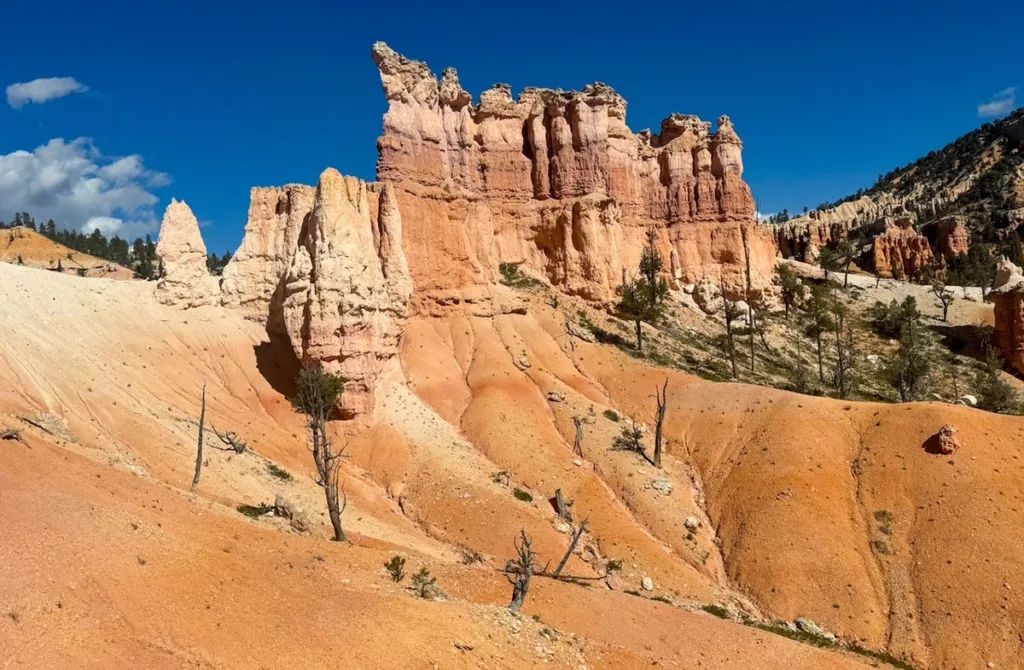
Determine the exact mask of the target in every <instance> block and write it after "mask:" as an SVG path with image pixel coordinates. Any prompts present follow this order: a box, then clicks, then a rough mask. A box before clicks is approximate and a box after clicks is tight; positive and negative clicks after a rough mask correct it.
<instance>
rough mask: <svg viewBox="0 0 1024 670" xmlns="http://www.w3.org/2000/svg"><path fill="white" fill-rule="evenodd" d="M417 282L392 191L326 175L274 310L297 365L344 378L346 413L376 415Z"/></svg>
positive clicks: (335, 174)
mask: <svg viewBox="0 0 1024 670" xmlns="http://www.w3.org/2000/svg"><path fill="white" fill-rule="evenodd" d="M411 294H412V282H411V279H410V277H409V269H408V265H407V264H406V260H405V254H404V252H403V250H402V218H401V215H400V213H399V211H398V208H397V206H396V204H395V199H394V193H393V189H392V187H391V186H390V185H388V184H385V185H383V186H382V187H375V185H368V184H366V183H365V182H362V181H360V180H359V179H356V178H354V177H343V176H341V175H340V174H339V173H338V171H337V170H335V169H333V168H328V169H327V170H326V171H325V172H324V173H323V174H322V175H321V177H320V183H319V185H318V186H317V189H316V195H315V197H314V199H313V207H312V210H311V212H310V214H309V217H308V222H307V225H306V226H305V227H304V228H303V230H302V232H301V235H300V238H299V240H298V247H297V249H296V252H295V254H294V256H293V258H292V260H291V263H290V265H289V268H288V271H287V274H286V276H285V280H284V288H283V291H282V294H281V300H280V302H277V301H274V302H272V303H271V313H272V317H271V320H273V318H274V316H273V315H274V314H275V313H277V315H279V318H280V319H281V323H282V324H283V326H284V331H285V333H286V334H287V336H288V339H289V341H290V342H291V345H292V349H293V350H294V352H295V355H296V356H297V357H298V359H299V361H300V362H301V363H302V364H303V365H305V366H311V365H320V366H322V367H323V368H324V369H325V370H327V371H328V372H332V373H335V374H340V375H342V376H343V377H345V379H346V382H345V387H344V391H343V393H342V398H341V410H342V412H343V413H344V414H346V415H350V416H354V415H359V414H364V413H366V412H367V411H369V410H371V409H372V408H373V397H374V386H375V381H376V378H377V375H378V374H379V373H380V372H381V370H382V369H383V367H384V365H385V364H386V363H387V362H388V361H389V360H390V359H391V358H393V357H394V356H395V354H397V352H398V346H399V340H400V337H401V334H402V327H403V325H404V323H405V319H406V316H407V306H408V303H409V299H410V297H411Z"/></svg>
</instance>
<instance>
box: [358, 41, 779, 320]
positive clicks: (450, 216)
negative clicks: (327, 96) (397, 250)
mask: <svg viewBox="0 0 1024 670" xmlns="http://www.w3.org/2000/svg"><path fill="white" fill-rule="evenodd" d="M373 56H374V60H375V61H376V63H377V65H378V68H379V69H380V74H381V81H382V83H383V87H384V92H385V95H386V97H387V100H388V104H389V108H388V111H387V113H386V114H385V116H384V132H383V135H382V136H381V138H380V139H379V141H378V149H379V159H378V163H377V176H378V179H380V180H381V181H384V182H390V183H393V184H394V185H395V186H396V187H397V196H398V202H399V208H400V209H401V210H402V212H403V214H404V215H405V223H406V230H407V238H406V254H407V256H408V259H409V265H410V269H411V272H412V276H413V280H414V282H415V284H416V287H417V289H418V290H428V291H429V290H447V289H452V288H457V287H460V286H466V285H474V284H480V283H486V282H491V281H494V280H495V279H496V278H497V277H496V276H497V270H498V264H499V263H500V262H521V263H524V264H525V267H526V268H528V269H530V270H532V271H534V272H537V273H541V274H543V275H544V276H546V277H548V279H550V280H551V281H552V283H554V284H555V285H556V286H558V287H559V288H562V289H563V290H566V291H568V292H571V293H576V294H579V295H583V296H585V297H587V298H590V299H594V300H602V301H610V300H613V299H614V295H615V288H616V287H617V286H618V284H619V283H620V282H621V279H622V272H623V269H625V270H626V271H627V272H633V271H635V269H636V265H637V263H638V261H639V258H640V253H641V249H642V245H643V242H644V231H645V229H646V228H648V227H651V226H653V227H655V228H657V229H658V231H659V240H660V243H661V247H662V253H663V256H664V257H665V258H666V259H668V258H670V257H671V256H672V255H673V251H675V256H676V257H677V258H678V263H679V266H678V273H679V275H680V276H679V278H680V280H682V281H684V282H695V281H699V280H700V278H701V277H703V276H704V275H711V276H714V277H715V278H716V279H717V278H718V277H719V276H720V275H721V276H722V277H723V278H724V280H725V283H726V285H727V286H729V287H732V288H733V289H735V290H737V291H738V290H740V289H742V287H743V286H744V284H745V279H744V276H743V274H744V268H745V267H746V255H747V253H749V254H750V256H751V258H750V267H751V274H752V283H753V285H754V286H755V288H762V287H765V286H767V285H768V284H769V283H770V281H771V274H772V266H773V263H774V246H773V241H772V239H771V237H770V235H768V234H767V232H766V231H765V230H763V229H762V228H761V227H760V226H758V225H757V224H755V223H754V202H753V198H752V197H751V194H750V189H749V187H748V186H747V185H746V183H745V182H744V181H743V160H742V143H741V142H740V139H739V136H738V135H737V134H736V132H735V130H734V128H733V126H732V122H731V121H730V120H729V118H728V117H726V116H723V117H721V118H719V120H718V129H717V132H714V133H712V132H711V124H710V123H707V122H704V121H701V120H700V119H699V118H697V117H695V116H684V115H679V114H673V115H672V116H670V117H669V118H667V119H666V120H665V121H664V122H663V123H662V127H661V133H660V134H652V133H650V132H647V131H644V132H641V133H633V132H632V131H631V130H630V129H629V127H628V126H627V125H626V120H625V119H626V103H625V100H623V98H622V97H621V96H620V95H618V94H617V93H616V92H615V91H614V90H612V89H611V88H610V87H608V86H606V85H604V84H600V83H597V84H593V85H591V86H587V87H586V88H584V89H583V91H578V92H577V91H570V92H563V91H556V90H550V89H539V88H527V89H525V90H524V91H523V92H522V93H521V94H520V95H519V97H518V98H514V97H513V95H512V91H511V88H510V87H509V86H507V85H505V84H498V85H495V86H494V87H493V88H491V89H489V90H487V91H485V92H483V93H482V94H481V95H480V102H479V104H476V105H475V104H474V103H473V98H472V96H471V95H470V94H469V93H468V92H466V91H465V90H464V89H463V88H462V86H461V85H460V83H459V79H458V75H457V73H456V72H455V70H454V69H451V68H449V69H447V70H445V71H444V74H443V75H442V77H441V79H440V81H439V80H438V79H437V78H436V77H435V76H434V75H433V73H432V72H431V71H430V69H429V68H428V67H427V66H426V64H424V63H420V62H417V61H413V60H409V59H407V58H405V57H403V56H401V55H399V54H397V53H396V52H394V51H393V50H392V49H390V48H389V47H388V46H387V45H385V44H383V43H377V44H376V45H374V48H373ZM744 240H746V242H744Z"/></svg>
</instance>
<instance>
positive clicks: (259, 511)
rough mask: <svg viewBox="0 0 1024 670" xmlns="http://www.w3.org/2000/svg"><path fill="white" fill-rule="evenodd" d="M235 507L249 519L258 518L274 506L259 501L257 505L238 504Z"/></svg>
mask: <svg viewBox="0 0 1024 670" xmlns="http://www.w3.org/2000/svg"><path fill="white" fill-rule="evenodd" d="M236 509H237V510H238V511H239V512H241V513H242V514H244V515H246V516H247V517H249V518H250V519H258V518H260V517H261V516H263V515H264V514H267V513H269V512H271V511H272V510H273V509H274V506H273V505H269V504H267V503H260V504H259V505H239V506H238V507H237V508H236Z"/></svg>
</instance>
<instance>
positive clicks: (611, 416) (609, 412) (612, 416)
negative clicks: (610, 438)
mask: <svg viewBox="0 0 1024 670" xmlns="http://www.w3.org/2000/svg"><path fill="white" fill-rule="evenodd" d="M604 418H606V419H608V420H609V421H614V422H615V423H618V422H619V413H618V412H616V411H615V410H613V409H606V410H605V411H604Z"/></svg>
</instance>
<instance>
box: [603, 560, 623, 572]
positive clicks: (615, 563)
mask: <svg viewBox="0 0 1024 670" xmlns="http://www.w3.org/2000/svg"><path fill="white" fill-rule="evenodd" d="M604 569H605V570H607V571H608V572H618V571H620V570H622V559H617V558H616V559H612V560H610V561H608V562H607V563H606V564H605V566H604Z"/></svg>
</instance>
